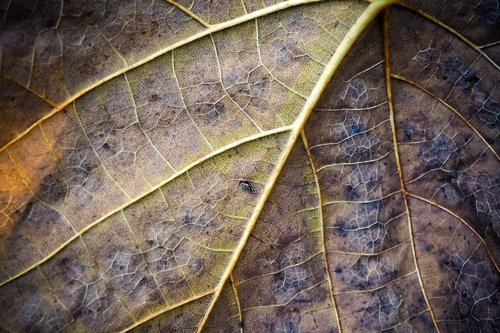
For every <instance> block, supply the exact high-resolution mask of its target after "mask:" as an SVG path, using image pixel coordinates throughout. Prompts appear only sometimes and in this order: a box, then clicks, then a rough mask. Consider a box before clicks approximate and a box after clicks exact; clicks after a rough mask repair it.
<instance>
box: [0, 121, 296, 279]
mask: <svg viewBox="0 0 500 333" xmlns="http://www.w3.org/2000/svg"><path fill="white" fill-rule="evenodd" d="M291 130H292V126H285V127H279V128H276V129H273V130H269V131H265V132H262V133H257V134H254V135H251V136H248V137H246V138H243V139H241V140H238V141H235V142H232V143H230V144H229V145H227V146H224V147H221V148H219V149H217V150H215V151H213V152H211V153H210V154H207V155H205V156H203V157H202V158H200V159H198V160H197V161H195V162H193V163H191V164H189V165H188V166H186V167H184V168H183V169H181V170H179V171H178V172H177V173H175V174H173V175H171V176H170V177H168V178H167V179H165V180H164V181H162V182H161V183H159V184H157V185H156V186H154V187H152V188H151V189H150V190H149V191H147V192H145V193H143V194H141V195H140V196H138V197H136V198H133V199H132V200H129V201H127V202H126V203H124V204H123V205H121V206H119V207H118V208H115V209H114V210H112V211H110V212H108V213H107V214H105V215H104V216H102V217H100V218H99V219H98V220H96V221H94V222H92V223H90V224H89V225H88V226H86V227H85V228H83V229H81V230H80V231H79V232H78V233H76V234H74V235H73V236H72V237H70V238H69V239H68V240H66V241H65V242H64V243H62V244H61V245H60V246H58V247H57V248H56V249H55V250H54V251H52V252H51V253H50V254H49V255H47V256H45V257H44V258H43V259H41V260H39V261H37V262H36V263H34V264H32V265H31V266H29V267H28V268H26V269H24V270H22V271H21V272H20V273H18V274H16V275H14V276H12V277H10V278H9V279H7V280H5V281H2V282H1V283H0V287H1V286H3V285H5V284H7V283H9V282H11V281H13V280H15V279H17V278H19V277H21V276H23V275H24V274H26V273H28V272H29V271H31V270H32V269H34V268H36V267H38V266H39V265H41V264H43V263H44V262H46V261H47V260H49V259H50V258H52V257H53V256H55V255H56V254H57V253H58V252H60V251H61V250H62V249H64V248H65V247H66V246H67V245H68V244H70V243H71V242H73V241H74V240H75V239H76V238H78V237H80V236H81V235H83V234H84V233H86V232H87V231H89V230H90V229H92V228H93V227H94V226H96V225H97V224H99V223H101V222H102V221H104V220H106V219H107V218H108V217H110V216H112V215H114V214H116V213H117V212H119V211H121V210H123V209H125V208H127V207H128V206H130V205H132V204H133V203H135V202H137V201H139V200H141V199H142V198H144V197H146V196H147V195H149V194H151V193H153V192H154V191H156V190H158V189H159V188H160V187H162V186H164V185H166V184H168V183H169V182H171V181H172V180H174V179H175V178H177V177H179V176H180V175H183V174H184V173H186V172H188V171H189V170H191V169H192V168H194V167H196V166H198V165H200V164H201V163H203V162H205V161H206V160H208V159H210V158H212V157H214V156H217V155H220V154H222V153H224V152H226V151H228V150H230V149H232V148H235V147H237V146H240V145H242V144H244V143H247V142H251V141H255V140H258V139H261V138H264V137H267V136H270V135H273V134H278V133H283V132H288V131H291Z"/></svg>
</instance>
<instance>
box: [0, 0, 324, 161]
mask: <svg viewBox="0 0 500 333" xmlns="http://www.w3.org/2000/svg"><path fill="white" fill-rule="evenodd" d="M320 1H323V0H288V1H285V2H280V3H278V4H276V5H272V6H269V7H266V8H263V9H259V10H256V11H255V12H252V13H250V14H245V15H242V16H240V17H238V18H235V19H233V20H229V21H226V22H223V23H219V24H214V25H210V26H209V27H208V28H206V29H205V30H203V31H201V32H199V33H197V34H194V35H192V36H190V37H188V38H185V39H183V40H181V41H178V42H175V43H173V44H171V45H169V46H167V47H165V48H163V49H161V50H159V51H156V52H154V53H152V54H151V55H149V56H148V57H145V58H144V59H142V60H139V61H137V62H135V63H133V64H129V65H127V66H125V67H123V68H122V69H120V70H118V71H116V72H114V73H112V74H110V75H108V76H106V77H104V78H102V79H100V80H97V81H96V82H94V83H93V84H91V85H89V86H88V87H86V88H84V89H82V90H80V91H78V92H77V93H75V94H73V95H72V96H70V97H69V98H68V99H67V100H65V101H64V102H62V103H61V104H59V105H58V106H57V107H55V108H54V109H53V110H52V111H51V112H49V113H47V114H46V115H45V116H43V117H41V118H40V119H38V120H37V121H36V122H35V123H33V124H32V125H31V126H29V127H28V128H27V129H26V130H24V131H23V132H22V133H20V134H19V135H18V136H17V137H16V138H14V139H12V140H11V141H9V142H8V143H6V144H5V145H4V146H3V147H1V148H0V152H2V151H3V150H5V149H7V147H9V146H11V145H13V144H14V143H15V142H17V141H19V140H20V139H22V138H23V137H24V136H26V134H28V133H29V132H30V131H31V130H32V129H33V128H35V127H36V126H38V125H39V124H40V123H41V122H43V121H45V120H47V119H49V118H50V117H52V116H53V115H55V114H56V113H58V112H59V111H61V110H63V109H64V108H65V107H66V106H68V105H69V104H71V103H72V102H73V101H74V100H76V99H77V98H79V97H81V96H83V95H84V94H86V93H87V92H89V91H91V90H93V89H94V88H96V87H98V86H100V85H102V84H104V83H105V82H108V81H110V80H112V79H114V78H115V77H117V76H120V75H121V74H123V73H126V72H128V71H130V70H131V69H134V68H137V67H139V66H141V65H143V64H145V63H148V62H150V61H152V60H153V59H156V58H158V57H159V56H161V55H163V54H165V53H167V52H169V51H172V50H174V49H176V48H179V47H180V46H183V45H186V44H189V43H191V42H193V41H195V40H198V39H200V38H203V37H205V36H208V35H210V34H213V33H216V32H218V31H222V30H225V29H228V28H231V27H233V26H235V25H238V24H241V23H245V22H248V21H250V20H254V19H256V18H259V17H263V16H266V15H269V14H272V13H275V12H278V11H280V10H283V9H286V8H290V7H295V6H299V5H303V4H308V3H314V2H320Z"/></svg>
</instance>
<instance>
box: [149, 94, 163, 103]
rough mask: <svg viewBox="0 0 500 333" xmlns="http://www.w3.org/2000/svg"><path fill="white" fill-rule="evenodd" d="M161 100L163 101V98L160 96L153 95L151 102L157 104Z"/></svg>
mask: <svg viewBox="0 0 500 333" xmlns="http://www.w3.org/2000/svg"><path fill="white" fill-rule="evenodd" d="M159 100H161V97H160V96H158V95H157V94H153V95H151V98H150V101H152V102H157V101H159Z"/></svg>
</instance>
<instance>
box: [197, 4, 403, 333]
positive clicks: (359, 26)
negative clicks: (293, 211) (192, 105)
mask: <svg viewBox="0 0 500 333" xmlns="http://www.w3.org/2000/svg"><path fill="white" fill-rule="evenodd" d="M396 1H398V0H376V1H374V2H372V3H371V4H370V5H369V6H368V7H367V8H366V10H365V11H364V12H363V13H362V14H361V15H360V16H359V17H358V19H357V20H356V22H355V23H354V24H353V25H352V26H351V28H350V29H349V31H348V32H347V34H346V35H345V37H344V39H343V40H342V42H341V43H340V44H339V46H338V47H337V49H336V50H335V53H334V54H333V56H332V58H331V59H330V60H329V61H328V64H327V65H326V66H325V68H324V70H323V72H322V73H321V75H320V77H319V79H318V81H317V82H316V85H315V86H314V88H313V90H312V91H311V94H310V95H309V97H308V98H307V100H306V103H305V104H304V107H303V108H302V111H301V112H300V114H299V116H298V117H297V119H296V120H295V122H294V124H293V129H292V131H291V133H290V136H289V139H288V142H287V144H286V146H285V149H284V151H283V153H282V154H281V156H280V158H279V160H278V162H277V164H276V167H275V169H274V172H273V173H272V174H271V176H270V177H269V181H268V183H267V184H266V185H265V187H264V189H263V193H262V195H261V197H260V198H259V200H258V202H257V205H256V207H255V209H254V211H253V213H252V216H251V217H250V219H249V221H248V226H247V228H246V229H245V231H244V233H243V235H242V237H241V239H240V242H239V243H238V245H237V246H236V248H235V249H234V252H233V256H232V257H231V260H230V261H229V264H228V266H227V268H226V270H225V271H224V273H223V274H222V276H221V280H220V281H219V284H218V285H217V287H216V288H215V293H214V297H213V299H212V302H211V304H210V306H209V307H208V309H207V312H206V313H205V316H204V317H203V319H202V321H201V323H200V325H199V326H198V329H197V331H196V332H197V333H200V332H201V331H202V330H203V327H204V326H205V323H206V322H207V320H208V318H209V316H210V313H211V312H212V309H213V308H214V306H215V303H216V302H217V300H218V298H219V296H220V294H221V292H222V290H223V288H224V284H225V283H226V281H227V280H228V278H229V276H230V275H231V273H232V271H233V269H234V266H235V265H236V262H237V261H238V258H239V257H240V255H241V253H242V252H243V248H244V247H245V244H246V243H247V240H248V238H249V237H250V234H251V232H252V230H253V228H254V226H255V224H256V222H257V219H258V217H259V215H260V213H261V211H262V209H263V208H264V204H265V203H266V201H267V198H268V197H269V195H270V194H271V191H272V189H273V188H274V184H275V183H276V181H277V179H278V175H279V174H280V173H281V170H282V169H283V166H284V165H285V162H286V160H287V159H288V155H289V154H290V152H291V150H292V148H293V146H294V145H295V142H296V141H297V139H298V137H299V136H300V133H301V131H302V130H303V128H304V125H305V124H306V122H307V119H308V118H309V116H310V114H311V112H312V110H313V109H314V107H315V105H316V103H317V102H318V101H319V99H320V97H321V95H322V94H323V92H324V90H325V89H326V86H327V85H328V83H329V82H330V80H331V78H332V77H333V74H334V73H335V71H336V69H337V68H338V67H339V66H340V64H341V62H342V60H343V59H344V57H345V56H346V55H347V52H348V51H349V50H350V49H351V47H352V46H353V45H354V43H355V42H356V41H357V40H358V38H359V36H360V35H361V33H362V32H363V31H364V30H365V28H366V27H367V26H368V25H369V24H370V23H371V22H372V21H373V19H374V18H375V17H376V16H377V15H378V14H379V13H380V12H381V11H382V10H383V9H384V8H385V7H387V6H389V5H391V4H393V3H395V2H396Z"/></svg>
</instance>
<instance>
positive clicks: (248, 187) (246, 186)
mask: <svg viewBox="0 0 500 333" xmlns="http://www.w3.org/2000/svg"><path fill="white" fill-rule="evenodd" d="M239 186H240V188H241V189H242V190H243V191H245V192H247V193H250V194H256V193H257V189H256V188H255V187H254V186H253V185H252V183H251V182H250V181H248V180H240V182H239Z"/></svg>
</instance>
